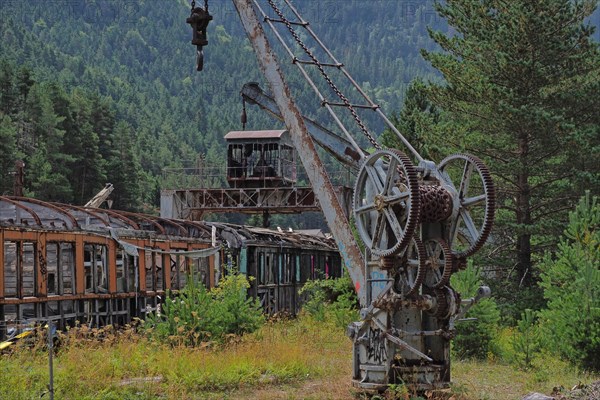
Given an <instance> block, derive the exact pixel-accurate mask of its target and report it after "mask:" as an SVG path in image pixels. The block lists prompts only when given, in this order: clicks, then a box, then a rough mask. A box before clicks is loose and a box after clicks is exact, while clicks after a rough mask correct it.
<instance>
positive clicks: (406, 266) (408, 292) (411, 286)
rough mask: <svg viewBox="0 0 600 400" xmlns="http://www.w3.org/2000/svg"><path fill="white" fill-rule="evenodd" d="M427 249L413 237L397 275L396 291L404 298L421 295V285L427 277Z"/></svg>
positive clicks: (395, 281)
mask: <svg viewBox="0 0 600 400" xmlns="http://www.w3.org/2000/svg"><path fill="white" fill-rule="evenodd" d="M425 260H426V255H425V247H424V246H423V243H422V242H421V240H419V239H418V238H416V237H413V239H412V240H411V242H410V244H409V245H408V248H407V249H406V252H405V253H404V257H403V258H402V263H401V266H400V268H399V269H398V271H397V272H396V275H395V280H394V290H395V291H396V293H398V294H400V295H402V296H403V297H409V296H412V295H415V294H418V293H419V289H420V288H421V283H422V282H423V278H424V277H425V270H426V266H425Z"/></svg>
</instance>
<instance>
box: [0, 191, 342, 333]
mask: <svg viewBox="0 0 600 400" xmlns="http://www.w3.org/2000/svg"><path fill="white" fill-rule="evenodd" d="M0 243H2V246H3V250H2V251H0V340H2V339H4V338H5V337H6V334H7V329H8V328H9V327H11V326H18V325H19V324H22V323H23V322H24V321H28V322H36V321H45V320H48V319H50V320H53V321H54V322H55V323H56V324H57V325H58V326H59V328H65V327H66V326H69V325H75V324H76V323H79V324H88V325H90V326H103V325H107V324H116V325H123V324H126V323H128V322H129V321H131V319H132V318H133V317H142V318H143V317H144V315H145V313H146V312H148V311H151V310H154V309H155V307H156V306H157V304H158V303H159V302H160V301H161V299H163V298H164V296H165V293H166V291H167V290H174V291H176V290H178V289H180V288H182V287H183V286H184V285H185V283H186V280H187V279H189V278H190V277H191V278H193V279H195V280H198V281H201V282H202V283H203V284H204V285H205V286H206V287H208V288H210V287H214V286H215V284H216V282H218V279H219V277H220V276H221V275H222V274H224V273H227V269H226V268H224V267H223V264H225V265H227V264H230V265H234V264H235V266H236V267H237V268H238V269H239V270H240V271H241V272H242V273H245V274H247V275H249V276H251V277H253V279H251V282H252V287H251V289H250V291H249V294H251V295H252V296H256V297H258V298H259V299H260V300H261V304H263V307H264V308H265V312H267V313H276V312H282V311H286V312H289V313H291V314H294V313H295V312H297V311H298V309H299V307H300V304H301V302H302V298H301V296H300V295H299V293H298V291H299V289H300V288H301V286H302V285H303V284H304V283H305V282H306V281H307V280H308V279H314V278H320V277H337V276H341V274H342V270H341V260H340V256H339V254H338V253H337V250H336V248H335V244H334V243H333V241H332V240H331V239H327V238H325V237H314V236H310V235H303V234H300V233H290V232H277V231H270V230H266V229H262V228H251V227H242V226H235V225H230V224H220V223H208V222H192V221H183V220H172V219H165V218H159V217H155V216H148V215H143V214H137V213H129V212H123V211H114V210H104V209H92V208H81V207H75V206H70V205H64V204H56V203H47V202H41V201H38V200H35V199H30V198H16V197H2V196H0Z"/></svg>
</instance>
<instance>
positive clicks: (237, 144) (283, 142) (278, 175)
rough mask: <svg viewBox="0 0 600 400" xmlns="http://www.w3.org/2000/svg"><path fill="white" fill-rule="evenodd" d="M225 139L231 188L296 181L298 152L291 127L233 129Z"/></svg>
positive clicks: (264, 185)
mask: <svg viewBox="0 0 600 400" xmlns="http://www.w3.org/2000/svg"><path fill="white" fill-rule="evenodd" d="M225 140H226V141H227V182H228V183H229V186H230V187H232V188H262V187H281V186H292V185H294V184H295V183H296V152H295V150H294V147H293V145H292V142H291V139H290V134H289V132H288V131H287V130H270V131H232V132H229V133H228V134H227V135H225Z"/></svg>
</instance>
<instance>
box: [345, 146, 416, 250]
mask: <svg viewBox="0 0 600 400" xmlns="http://www.w3.org/2000/svg"><path fill="white" fill-rule="evenodd" d="M386 155H387V156H390V157H395V158H396V159H397V161H399V165H398V170H399V174H400V175H401V176H404V175H406V176H405V180H406V187H407V188H408V191H409V198H408V199H409V202H408V204H409V206H408V210H407V211H406V212H407V218H406V222H405V223H404V226H403V227H402V228H403V229H402V230H403V234H402V237H400V238H398V241H397V243H396V244H395V245H393V246H392V247H390V248H388V249H380V248H376V247H375V245H374V244H372V245H371V249H370V250H371V252H372V253H373V254H374V255H376V256H379V257H388V256H392V255H394V254H398V253H400V252H402V251H403V250H404V249H405V248H406V247H407V246H408V245H409V243H410V241H411V240H412V237H413V234H414V232H415V230H416V228H417V226H418V224H419V216H420V211H421V202H420V192H419V179H418V175H417V171H416V169H415V167H414V165H413V163H412V161H411V160H410V158H409V157H408V156H407V155H406V154H404V153H403V152H401V151H399V150H396V149H387V150H377V151H375V152H374V153H373V154H371V155H370V156H368V157H367V159H366V160H365V161H364V163H363V164H362V166H361V168H360V170H359V173H358V178H357V181H356V185H355V187H354V195H353V201H352V204H353V205H354V208H355V209H356V207H357V206H358V205H359V202H360V199H359V198H357V196H361V193H362V189H364V185H363V186H361V182H362V183H366V182H363V179H361V177H362V174H364V173H365V172H364V168H365V165H367V164H368V163H370V161H371V160H373V159H377V158H381V157H383V156H386ZM373 163H374V162H373ZM359 186H360V187H359ZM354 218H355V222H356V225H357V229H358V233H359V235H360V237H361V239H362V240H363V242H365V243H368V242H369V241H371V240H370V239H371V238H370V237H369V234H368V233H366V232H365V231H366V229H365V227H363V226H362V225H361V224H362V221H360V217H358V216H357V215H356V214H355V215H354Z"/></svg>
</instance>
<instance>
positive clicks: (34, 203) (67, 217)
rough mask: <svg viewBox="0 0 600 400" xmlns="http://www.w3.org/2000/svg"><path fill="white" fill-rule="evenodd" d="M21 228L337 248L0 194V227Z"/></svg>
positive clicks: (300, 237)
mask: <svg viewBox="0 0 600 400" xmlns="http://www.w3.org/2000/svg"><path fill="white" fill-rule="evenodd" d="M2 227H12V228H21V229H22V228H25V229H41V230H50V231H64V232H72V231H83V232H94V233H100V234H109V231H110V230H111V229H114V230H118V233H119V236H125V237H127V236H131V237H140V236H144V237H146V236H147V235H154V236H157V237H158V238H164V239H167V240H168V239H170V238H173V239H174V238H186V239H200V240H207V241H208V240H211V238H212V230H213V227H214V228H215V231H216V240H217V241H218V242H221V243H227V245H228V246H229V247H233V248H240V247H242V246H243V245H256V246H261V245H262V246H273V245H276V246H302V247H312V248H325V249H328V250H335V249H336V245H335V241H334V240H333V239H329V238H325V237H323V236H322V235H313V234H307V233H301V232H287V231H275V230H270V229H265V228H258V227H252V226H243V225H235V224H228V223H220V222H206V221H187V220H177V219H169V218H161V217H157V216H153V215H147V214H142V213H133V212H127V211H118V210H111V209H102V208H90V207H80V206H74V205H70V204H61V203H51V202H45V201H41V200H36V199H32V198H28V197H14V196H0V228H2Z"/></svg>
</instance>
